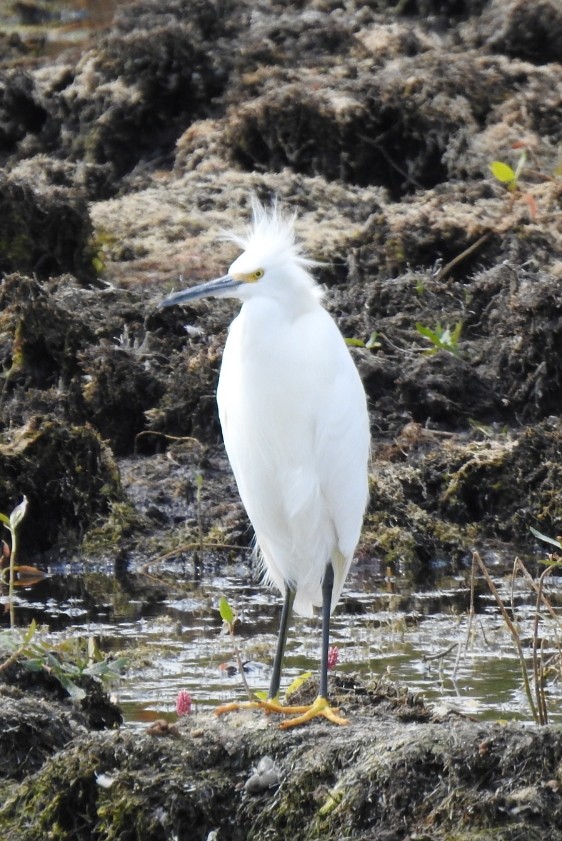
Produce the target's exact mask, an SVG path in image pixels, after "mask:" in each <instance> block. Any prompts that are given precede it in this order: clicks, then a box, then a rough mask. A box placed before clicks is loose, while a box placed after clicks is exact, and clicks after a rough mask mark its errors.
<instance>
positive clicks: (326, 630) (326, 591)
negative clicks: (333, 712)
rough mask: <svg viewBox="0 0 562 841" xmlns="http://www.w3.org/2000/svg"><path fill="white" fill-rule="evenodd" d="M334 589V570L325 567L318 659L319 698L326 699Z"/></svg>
mask: <svg viewBox="0 0 562 841" xmlns="http://www.w3.org/2000/svg"><path fill="white" fill-rule="evenodd" d="M333 589H334V568H333V566H332V564H331V563H329V564H328V566H327V567H326V572H325V574H324V581H323V582H322V655H321V659H320V697H321V698H326V699H327V698H328V648H329V646H330V613H331V610H332V590H333Z"/></svg>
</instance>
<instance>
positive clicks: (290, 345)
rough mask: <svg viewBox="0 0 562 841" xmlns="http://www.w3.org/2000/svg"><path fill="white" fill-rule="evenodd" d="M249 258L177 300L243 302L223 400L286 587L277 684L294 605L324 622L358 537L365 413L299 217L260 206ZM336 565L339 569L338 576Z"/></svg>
mask: <svg viewBox="0 0 562 841" xmlns="http://www.w3.org/2000/svg"><path fill="white" fill-rule="evenodd" d="M232 238H233V239H234V240H235V241H236V242H237V243H238V244H239V245H240V246H242V248H243V249H244V251H243V253H242V254H241V255H240V256H239V257H238V258H237V259H236V260H235V261H234V263H233V264H232V265H231V267H230V269H229V272H228V274H227V275H226V276H225V277H223V278H219V279H218V280H215V281H211V282H210V283H207V284H203V285H201V286H197V287H194V288H192V289H188V290H185V291H183V292H179V293H176V294H175V295H172V296H170V297H169V298H167V299H166V300H165V301H163V302H162V306H169V305H173V304H176V303H182V302H184V301H186V300H191V299H193V298H198V297H202V296H207V295H214V296H220V297H226V296H228V297H236V298H239V299H240V300H241V301H242V308H241V310H240V313H239V315H238V316H237V317H236V318H235V319H234V321H233V322H232V324H231V326H230V330H229V334H228V339H227V342H226V345H225V349H224V354H223V360H222V367H221V373H220V378H219V385H218V390H217V401H218V407H219V415H220V421H221V426H222V431H223V436H224V443H225V446H226V451H227V453H228V457H229V460H230V463H231V465H232V470H233V472H234V476H235V478H236V483H237V485H238V490H239V493H240V497H241V499H242V502H243V503H244V506H245V508H246V511H247V513H248V516H249V518H250V521H251V523H252V525H253V527H254V530H255V534H256V541H257V546H258V548H259V551H260V554H261V557H262V559H263V564H264V569H265V572H266V575H267V577H268V578H269V580H270V581H272V582H273V583H274V584H275V585H276V586H277V587H278V588H279V590H280V591H281V592H282V593H284V594H285V610H284V618H283V619H282V627H281V632H280V642H279V647H278V651H277V657H276V664H275V667H274V674H273V677H272V684H271V687H270V697H271V698H274V697H275V696H276V695H277V693H278V690H279V679H280V669H281V660H282V656H283V648H284V644H285V638H286V633H287V622H288V617H289V614H290V611H291V608H292V607H293V606H294V609H295V610H296V611H297V612H298V613H300V614H303V615H305V616H310V615H312V612H313V607H314V606H322V605H323V607H324V624H325V628H324V638H323V656H322V672H321V695H322V694H323V695H325V694H326V693H327V677H326V674H325V673H326V668H327V665H326V662H325V661H326V658H327V647H328V623H329V616H330V613H331V612H332V611H333V609H334V608H335V606H336V604H337V602H338V600H339V598H340V595H341V591H342V588H343V585H344V582H345V579H346V576H347V573H348V571H349V567H350V564H351V562H352V559H353V553H354V551H355V547H356V545H357V542H358V540H359V536H360V531H361V525H362V521H363V514H364V511H365V507H366V504H367V498H368V478H367V471H368V460H369V444H370V435H369V419H368V413H367V401H366V397H365V392H364V389H363V386H362V383H361V380H360V377H359V374H358V372H357V369H356V367H355V365H354V363H353V360H352V359H351V356H350V354H349V351H348V348H347V345H346V343H345V341H344V339H343V337H342V335H341V333H340V331H339V330H338V328H337V326H336V324H335V322H334V321H333V319H332V318H331V316H330V315H329V314H328V313H327V311H326V310H325V309H324V307H323V306H322V303H321V298H322V292H321V290H320V288H319V287H318V286H317V284H316V283H315V281H314V280H313V278H312V277H311V275H310V274H309V272H308V271H307V269H308V268H309V266H310V265H312V264H311V263H310V261H308V260H306V259H305V258H304V257H303V256H302V254H301V252H300V249H299V247H298V246H297V245H296V244H295V240H294V232H293V220H292V219H287V218H286V217H283V215H282V214H281V213H279V211H278V210H277V208H276V207H275V206H274V207H273V208H272V209H271V211H267V210H265V209H264V208H263V207H262V206H261V205H259V204H258V203H257V202H254V221H253V225H252V227H251V228H250V230H249V233H248V235H247V236H246V237H235V236H233V237H232ZM332 572H333V575H332Z"/></svg>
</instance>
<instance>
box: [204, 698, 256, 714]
mask: <svg viewBox="0 0 562 841" xmlns="http://www.w3.org/2000/svg"><path fill="white" fill-rule="evenodd" d="M261 706H262V702H261V701H233V702H232V703H230V704H221V705H220V706H219V707H217V708H216V709H215V715H224V714H225V713H233V712H238V710H259V709H260V708H261Z"/></svg>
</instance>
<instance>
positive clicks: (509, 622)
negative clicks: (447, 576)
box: [472, 552, 541, 724]
mask: <svg viewBox="0 0 562 841" xmlns="http://www.w3.org/2000/svg"><path fill="white" fill-rule="evenodd" d="M472 560H473V562H474V561H475V562H476V564H477V565H478V566H479V567H480V570H481V572H482V575H483V576H484V578H485V579H486V583H487V585H488V587H489V588H490V592H491V593H492V595H493V597H494V598H495V600H496V604H497V605H498V607H499V609H500V611H501V614H502V617H503V620H504V622H505V624H506V625H507V627H508V628H509V631H510V633H511V636H512V638H513V642H514V644H515V648H516V649H517V656H518V657H519V665H520V667H521V676H522V678H523V685H524V688H525V695H526V696H527V701H528V702H529V707H530V708H531V714H532V716H533V718H534V720H535V721H536V722H537V723H538V724H540V723H541V722H540V717H539V714H538V711H537V708H536V706H535V702H534V700H533V693H532V692H531V685H530V683H529V675H528V674H527V666H526V664H525V655H524V653H523V647H522V645H521V637H520V635H519V631H518V630H517V627H516V626H515V623H514V622H513V621H512V619H511V617H510V615H509V613H508V612H507V610H506V609H505V605H504V603H503V601H502V598H501V596H500V594H499V593H498V590H497V588H496V585H495V584H494V582H493V581H492V579H491V577H490V573H489V572H488V570H487V569H486V566H485V564H484V561H483V560H482V558H481V557H480V555H479V554H478V552H473V553H472Z"/></svg>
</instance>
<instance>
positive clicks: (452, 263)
mask: <svg viewBox="0 0 562 841" xmlns="http://www.w3.org/2000/svg"><path fill="white" fill-rule="evenodd" d="M492 234H493V231H486V233H485V234H482V236H481V237H478V239H477V240H476V242H473V243H472V245H469V246H468V248H465V249H464V251H461V253H460V254H457V256H456V257H453V259H452V260H450V261H449V262H448V263H447V264H446V265H445V266H443V268H442V269H440V271H438V272H437V275H436V280H443V278H444V277H446V276H447V275H448V274H449V272H450V271H451V269H454V268H455V266H456V265H457V264H458V263H461V262H462V261H463V260H464V259H465V258H466V257H469V256H470V255H471V254H472V253H473V252H474V251H476V250H477V249H478V248H480V246H481V245H484V243H485V242H486V241H487V240H489V239H490V237H491V236H492Z"/></svg>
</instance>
